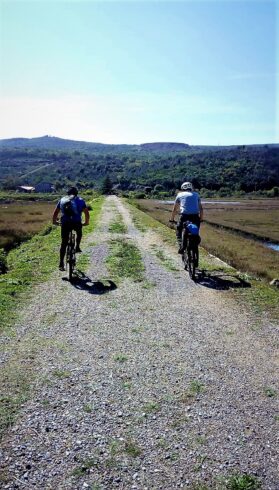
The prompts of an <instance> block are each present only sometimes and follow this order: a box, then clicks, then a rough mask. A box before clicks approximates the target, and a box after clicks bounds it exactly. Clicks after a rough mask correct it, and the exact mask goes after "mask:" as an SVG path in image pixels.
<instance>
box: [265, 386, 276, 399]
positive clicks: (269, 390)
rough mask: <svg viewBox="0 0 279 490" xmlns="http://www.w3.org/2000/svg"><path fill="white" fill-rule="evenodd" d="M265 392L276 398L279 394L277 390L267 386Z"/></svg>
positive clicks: (269, 396)
mask: <svg viewBox="0 0 279 490" xmlns="http://www.w3.org/2000/svg"><path fill="white" fill-rule="evenodd" d="M264 392H265V394H266V396H267V397H268V398H275V397H276V396H277V392H276V391H275V390H274V389H273V388H270V387H267V388H265V390H264Z"/></svg>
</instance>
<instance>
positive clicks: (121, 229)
mask: <svg viewBox="0 0 279 490" xmlns="http://www.w3.org/2000/svg"><path fill="white" fill-rule="evenodd" d="M109 231H110V232H111V233H121V234H124V233H127V226H126V225H125V223H124V221H123V218H122V216H121V214H120V213H116V216H115V218H114V221H113V222H112V223H110V225H109Z"/></svg>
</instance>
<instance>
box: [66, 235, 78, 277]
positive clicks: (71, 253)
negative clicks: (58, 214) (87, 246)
mask: <svg viewBox="0 0 279 490" xmlns="http://www.w3.org/2000/svg"><path fill="white" fill-rule="evenodd" d="M75 265H76V234H75V232H74V230H71V231H70V233H69V239H68V244H67V248H66V267H67V270H68V278H69V281H72V279H73V272H74V268H75Z"/></svg>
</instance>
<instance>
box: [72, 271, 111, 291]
mask: <svg viewBox="0 0 279 490" xmlns="http://www.w3.org/2000/svg"><path fill="white" fill-rule="evenodd" d="M71 284H72V285H73V286H74V287H75V288H76V289H80V290H82V291H87V292H88V293H90V294H106V293H109V292H110V291H113V290H114V289H116V288H117V286H116V284H115V282H113V281H111V280H110V279H105V280H104V281H92V279H90V277H88V276H86V275H85V274H84V273H83V272H81V271H79V270H77V271H75V276H74V277H73V279H72V281H71Z"/></svg>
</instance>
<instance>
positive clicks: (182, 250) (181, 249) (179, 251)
mask: <svg viewBox="0 0 279 490" xmlns="http://www.w3.org/2000/svg"><path fill="white" fill-rule="evenodd" d="M183 252H184V249H183V247H179V249H178V251H177V253H178V254H180V255H182V254H183Z"/></svg>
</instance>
